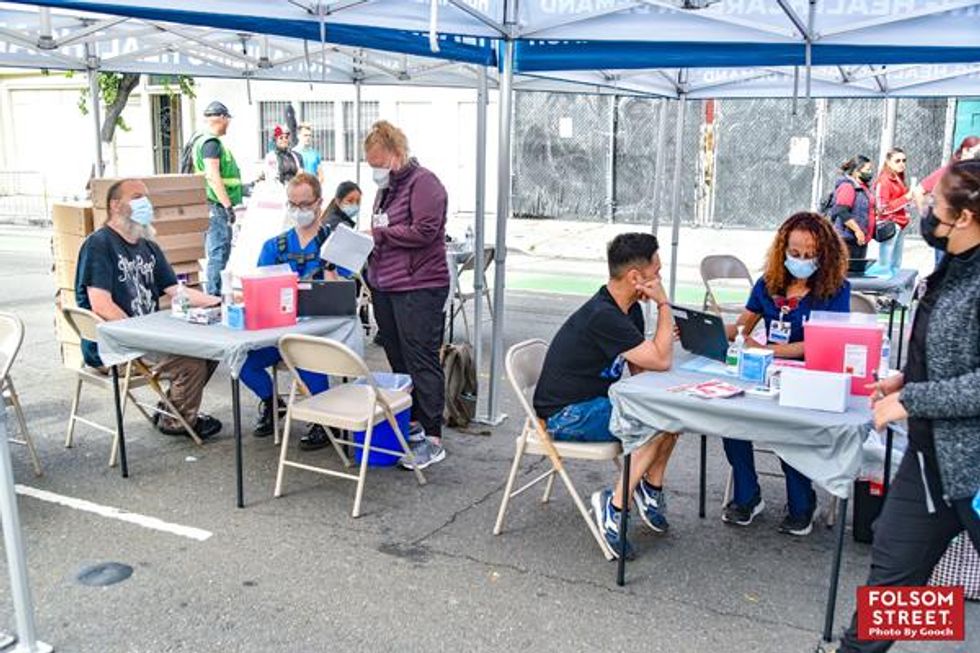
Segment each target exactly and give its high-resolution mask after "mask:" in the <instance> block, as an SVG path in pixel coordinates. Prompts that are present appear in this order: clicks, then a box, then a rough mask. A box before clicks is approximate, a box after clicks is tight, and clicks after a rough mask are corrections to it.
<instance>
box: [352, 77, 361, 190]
mask: <svg viewBox="0 0 980 653" xmlns="http://www.w3.org/2000/svg"><path fill="white" fill-rule="evenodd" d="M361 131H363V128H362V126H361V81H360V80H357V81H356V82H354V181H355V182H357V185H358V186H360V185H361Z"/></svg>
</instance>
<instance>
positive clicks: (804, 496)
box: [721, 438, 815, 517]
mask: <svg viewBox="0 0 980 653" xmlns="http://www.w3.org/2000/svg"><path fill="white" fill-rule="evenodd" d="M721 442H722V444H723V445H724V447H725V457H726V458H728V463H729V464H730V465H731V466H732V478H733V480H734V484H735V491H734V493H733V494H734V496H733V497H732V498H733V500H734V501H735V503H737V504H738V505H740V506H744V505H748V504H749V502H751V501H752V498H753V497H755V495H756V494H759V492H760V491H761V490H760V488H759V475H758V474H757V473H756V471H755V455H754V453H753V451H752V443H751V442H749V441H748V440H733V439H731V438H722V439H721ZM779 464H780V465H782V467H783V474H785V475H786V503H788V504H789V513H790V514H791V515H792V516H793V517H803V516H805V515H807V514H808V513H809V512H810V511H811V510H813V508H814V499H815V497H814V494H813V483H812V482H811V481H810V479H808V478H807V477H806V476H804V475H803V474H801V473H799V472H798V471H796V470H795V469H794V468H792V467H790V466H789V465H787V464H786V462H785V461H784V460H783V459H781V458H780V460H779Z"/></svg>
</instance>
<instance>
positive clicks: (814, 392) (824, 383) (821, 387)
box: [779, 367, 851, 413]
mask: <svg viewBox="0 0 980 653" xmlns="http://www.w3.org/2000/svg"><path fill="white" fill-rule="evenodd" d="M850 390H851V377H850V375H847V374H839V373H836V372H818V371H816V370H805V369H801V368H794V367H787V368H785V369H783V370H782V371H781V372H780V384H779V405H780V406H786V407H790V408H809V409H811V410H825V411H828V412H832V413H843V412H844V411H845V410H847V397H848V395H849V394H850Z"/></svg>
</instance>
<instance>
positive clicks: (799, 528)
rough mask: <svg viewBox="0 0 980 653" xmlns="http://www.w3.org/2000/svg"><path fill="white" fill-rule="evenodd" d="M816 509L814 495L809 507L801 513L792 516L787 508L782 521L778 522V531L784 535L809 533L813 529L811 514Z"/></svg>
mask: <svg viewBox="0 0 980 653" xmlns="http://www.w3.org/2000/svg"><path fill="white" fill-rule="evenodd" d="M816 511H817V501H816V496H814V497H813V501H812V502H811V503H810V509H809V510H807V511H806V513H804V514H802V515H798V516H796V517H794V516H793V515H791V514H790V512H789V509H788V508H787V509H786V516H785V517H783V521H782V522H781V523H780V524H779V532H780V533H783V534H784V535H796V536H797V537H803V536H805V535H809V534H810V531H812V530H813V515H814V513H815V512H816Z"/></svg>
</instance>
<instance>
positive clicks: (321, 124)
mask: <svg viewBox="0 0 980 653" xmlns="http://www.w3.org/2000/svg"><path fill="white" fill-rule="evenodd" d="M299 112H300V122H303V123H309V125H310V126H311V127H313V147H314V148H315V149H316V150H317V151H319V152H320V157H321V158H322V159H323V160H324V161H336V160H337V158H336V149H337V142H336V141H337V132H336V130H335V129H334V115H333V102H300V104H299Z"/></svg>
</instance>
